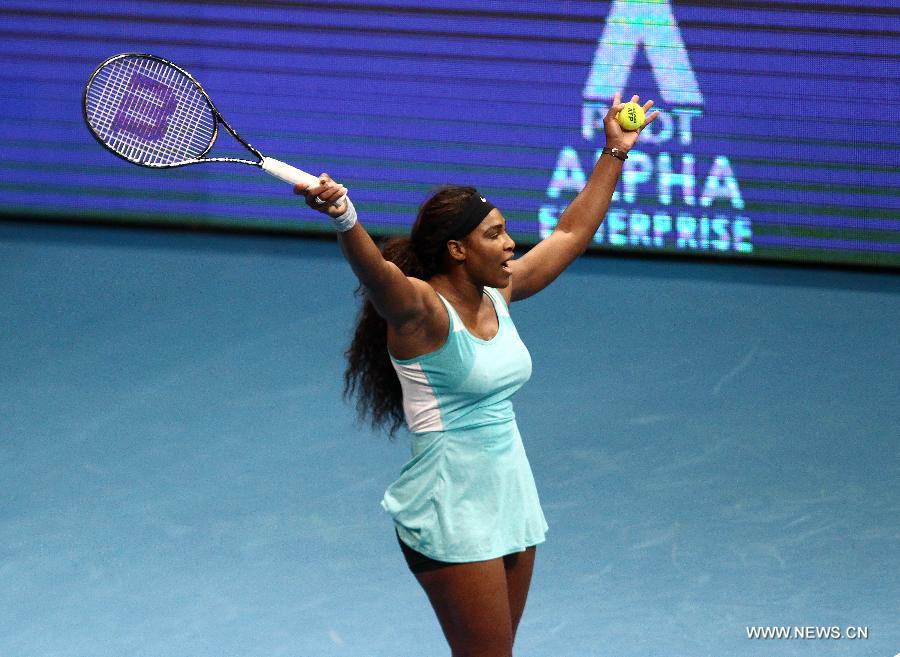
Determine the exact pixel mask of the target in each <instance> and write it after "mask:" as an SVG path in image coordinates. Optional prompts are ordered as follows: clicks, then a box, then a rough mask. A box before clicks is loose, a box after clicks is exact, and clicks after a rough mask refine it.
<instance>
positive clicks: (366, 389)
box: [344, 186, 476, 441]
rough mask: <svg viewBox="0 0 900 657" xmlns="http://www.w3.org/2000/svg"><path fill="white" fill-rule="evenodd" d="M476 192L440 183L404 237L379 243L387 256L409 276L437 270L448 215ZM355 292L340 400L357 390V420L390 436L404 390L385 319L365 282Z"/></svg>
mask: <svg viewBox="0 0 900 657" xmlns="http://www.w3.org/2000/svg"><path fill="white" fill-rule="evenodd" d="M475 193H476V191H475V188H474V187H458V186H445V187H441V188H440V189H439V190H438V191H437V192H436V193H434V194H433V195H432V196H431V198H429V199H428V200H427V201H425V203H423V204H422V207H420V208H419V213H418V215H417V216H416V222H415V223H414V224H413V227H412V231H411V232H410V234H409V236H408V237H406V236H404V237H394V238H391V239H389V240H387V241H386V242H384V243H383V244H382V245H381V247H380V249H381V253H382V255H383V256H384V258H385V260H390V261H391V262H393V263H394V264H395V265H397V267H399V268H400V271H402V272H403V273H404V274H406V275H407V276H412V277H414V278H420V279H422V280H423V281H427V280H428V279H430V278H431V277H432V276H434V275H435V274H437V273H438V272H440V271H441V270H442V269H443V268H444V264H445V258H446V257H447V248H446V244H447V239H446V235H447V234H448V231H449V228H450V227H451V225H452V223H453V222H452V219H453V218H454V217H455V216H456V215H458V214H459V212H460V210H461V209H462V208H463V207H464V206H465V205H466V203H467V202H468V201H469V199H470V198H472V196H473V195H474V194H475ZM355 294H356V296H358V297H360V298H361V299H362V308H361V309H360V311H359V316H358V318H357V322H356V330H355V332H354V334H353V341H352V342H351V343H350V347H349V348H348V349H347V351H346V352H345V353H344V355H345V356H346V357H347V369H346V371H345V372H344V399H345V400H349V399H350V398H351V397H353V396H354V395H355V396H356V412H357V417H358V419H359V421H360V422H364V421H365V419H366V418H367V417H370V420H371V426H372V429H373V430H376V431H377V430H379V429H381V430H386V431H387V432H388V436H389V439H390V440H391V441H393V440H395V438H396V436H395V434H396V432H397V430H398V429H399V428H400V427H401V426H403V423H404V416H403V393H402V390H401V388H400V380H399V379H398V378H397V373H396V372H395V371H394V367H393V365H391V360H390V356H389V355H388V349H387V322H385V321H384V319H383V318H382V317H381V315H379V314H378V312H377V311H376V310H375V306H373V305H372V302H371V301H370V300H369V299H368V298H367V295H366V289H365V287H363V286H362V285H360V286H359V287H357V288H356V293H355Z"/></svg>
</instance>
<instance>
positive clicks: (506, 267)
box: [500, 260, 512, 274]
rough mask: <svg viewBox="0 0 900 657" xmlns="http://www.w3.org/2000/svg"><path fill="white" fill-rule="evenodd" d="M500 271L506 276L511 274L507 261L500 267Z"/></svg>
mask: <svg viewBox="0 0 900 657" xmlns="http://www.w3.org/2000/svg"><path fill="white" fill-rule="evenodd" d="M500 269H502V270H503V271H505V272H506V273H507V274H511V273H512V269H510V268H509V260H507V261H506V262H504V263H503V265H501V267H500Z"/></svg>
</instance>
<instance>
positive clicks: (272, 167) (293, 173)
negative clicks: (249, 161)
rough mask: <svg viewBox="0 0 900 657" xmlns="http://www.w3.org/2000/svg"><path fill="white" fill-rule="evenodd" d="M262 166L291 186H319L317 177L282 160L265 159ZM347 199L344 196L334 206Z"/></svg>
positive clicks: (267, 171)
mask: <svg viewBox="0 0 900 657" xmlns="http://www.w3.org/2000/svg"><path fill="white" fill-rule="evenodd" d="M260 166H261V167H262V170H263V171H265V172H266V173H268V174H270V175H272V176H275V177H276V178H278V179H279V180H283V181H284V182H286V183H290V184H291V185H297V184H301V185H305V186H307V187H315V186H316V185H318V184H319V179H318V178H317V177H316V176H313V175H311V174H309V173H306V171H301V170H300V169H298V168H296V167H292V166H291V165H290V164H285V163H284V162H282V161H281V160H276V159H275V158H274V157H264V158H263V159H262V162H260ZM346 198H347V197H346V196H342V197H341V198H339V199H338V200H337V201H336V202H334V203H333V204H332V205H334V206H338V205H341V204H343V202H344V199H346Z"/></svg>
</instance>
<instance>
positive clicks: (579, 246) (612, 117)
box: [507, 92, 659, 301]
mask: <svg viewBox="0 0 900 657" xmlns="http://www.w3.org/2000/svg"><path fill="white" fill-rule="evenodd" d="M631 102H634V103H636V102H638V96H632V98H631ZM652 106H653V101H652V100H648V101H647V102H646V103H644V106H643V107H644V113H645V114H646V113H647V112H649V110H650V108H651V107H652ZM622 107H624V103H622V102H621V96H620V94H619V92H616V95H615V97H614V98H613V102H612V106H611V107H610V108H609V112H607V113H606V116H605V117H604V119H603V126H604V131H605V133H606V146H607V147H608V148H617V149H619V150H620V151H624V152H625V153H627V152H628V151H629V150H631V147H632V146H634V144H635V142H636V141H637V138H638V134H639V133H640V130H637V131H629V132H626V131H624V130H623V129H622V127H621V126H620V125H619V122H618V121H617V120H616V114H618V112H619V110H621V109H622ZM657 116H659V112H653V113H652V114H649V115H648V116H647V117H646V118H645V120H644V125H643V126H641V130H642V129H643V128H644V127H646V126H647V125H648V124H649V123H650V122H651V121H653V120H654V119H655V118H656V117H657ZM621 173H622V160H620V159H618V158H616V157H613V156H612V155H601V156H600V159H598V160H597V163H596V165H594V170H593V171H592V172H591V175H590V177H589V178H588V181H587V183H586V184H585V186H584V189H582V190H581V192H579V194H578V196H576V197H575V198H574V199H573V200H572V202H571V203H569V205H568V207H566V210H565V212H563V213H562V216H561V217H560V218H559V221H558V222H557V224H556V228H555V229H554V230H553V232H552V233H551V234H550V235H549V236H548V237H547V238H545V239H544V240H542V241H540V242H539V243H538V244H537V245H536V246H534V248H532V249H531V250H530V251H528V253H526V254H525V255H524V256H522V257H521V258H518V259H516V260H512V261H510V263H509V264H510V269H511V270H512V277H511V283H510V286H509V287H508V288H507V290H508V291H509V292H508V293H509V295H510V301H519V300H521V299H527V298H528V297H530V296H531V295H533V294H536V293H537V292H540V291H541V290H543V289H544V288H545V287H547V286H548V285H550V283H552V282H553V281H554V280H556V277H557V276H559V275H560V274H561V273H562V272H563V271H564V270H565V268H566V267H568V266H569V265H570V264H572V261H573V260H575V258H577V257H578V256H580V255H581V254H582V253H584V251H585V250H586V249H587V247H588V244H590V242H591V240H592V239H593V237H594V234H595V233H596V232H597V229H598V228H600V224H601V222H602V221H603V218H604V217H605V216H606V211H607V210H608V209H609V203H610V201H611V200H612V195H613V192H614V191H615V189H616V183H618V181H619V176H620V175H621Z"/></svg>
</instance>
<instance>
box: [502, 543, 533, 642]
mask: <svg viewBox="0 0 900 657" xmlns="http://www.w3.org/2000/svg"><path fill="white" fill-rule="evenodd" d="M536 553H537V548H536V546H534V545H532V546H531V547H530V548H528V549H527V550H525V551H524V552H515V553H513V554H508V555H506V556H505V557H503V564H504V566H505V567H506V589H507V592H508V596H509V613H510V619H511V621H512V635H513V641H515V638H516V630H517V629H519V621H520V620H521V619H522V612H523V611H525V600H527V599H528V587H529V586H531V573H532V572H533V571H534V558H535V555H536Z"/></svg>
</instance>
